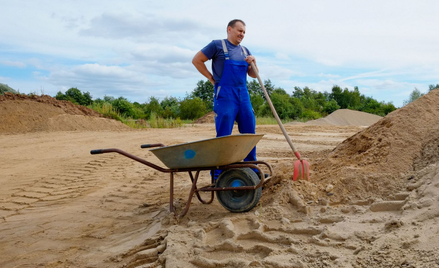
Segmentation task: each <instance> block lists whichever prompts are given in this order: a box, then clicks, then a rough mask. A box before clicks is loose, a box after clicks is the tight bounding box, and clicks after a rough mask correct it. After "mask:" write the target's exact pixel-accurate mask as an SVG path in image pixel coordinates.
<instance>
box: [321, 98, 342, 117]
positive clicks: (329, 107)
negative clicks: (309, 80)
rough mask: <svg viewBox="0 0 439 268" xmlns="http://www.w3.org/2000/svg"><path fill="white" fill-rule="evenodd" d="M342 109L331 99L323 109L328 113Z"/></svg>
mask: <svg viewBox="0 0 439 268" xmlns="http://www.w3.org/2000/svg"><path fill="white" fill-rule="evenodd" d="M338 109H340V106H339V105H338V104H337V102H336V101H335V100H330V101H328V102H326V104H325V106H324V107H323V111H324V112H325V113H327V114H331V113H333V112H335V111H337V110H338Z"/></svg>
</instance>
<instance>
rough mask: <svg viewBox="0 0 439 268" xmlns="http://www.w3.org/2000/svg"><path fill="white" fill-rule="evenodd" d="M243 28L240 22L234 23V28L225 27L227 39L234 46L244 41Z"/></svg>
mask: <svg viewBox="0 0 439 268" xmlns="http://www.w3.org/2000/svg"><path fill="white" fill-rule="evenodd" d="M244 35H245V26H244V24H242V22H239V21H238V22H237V23H235V26H234V27H227V38H228V39H229V41H230V42H231V43H232V44H234V45H239V44H240V43H241V42H242V39H244Z"/></svg>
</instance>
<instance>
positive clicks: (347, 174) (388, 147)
mask: <svg viewBox="0 0 439 268" xmlns="http://www.w3.org/2000/svg"><path fill="white" fill-rule="evenodd" d="M438 102H439V90H434V91H431V92H430V93H429V94H427V95H424V96H423V97H421V98H419V99H418V100H416V101H415V102H413V103H410V104H409V105H407V106H405V107H403V108H401V109H398V110H396V111H394V112H392V113H390V114H388V115H387V116H386V117H384V118H382V119H381V120H379V121H378V122H377V123H375V124H373V125H372V126H370V127H368V128H367V129H364V130H363V131H360V132H358V133H357V134H356V135H354V136H352V137H350V138H348V139H346V140H345V141H344V142H342V143H341V144H340V145H339V146H337V147H336V148H335V149H334V150H333V151H332V152H331V153H330V154H329V157H328V158H327V159H323V160H321V161H319V162H318V163H313V165H312V168H313V174H312V176H313V178H314V180H317V181H319V182H320V183H321V184H323V185H324V186H325V187H326V185H329V184H331V187H334V190H333V191H332V192H333V193H335V195H334V197H333V198H334V199H337V200H344V199H346V198H348V196H350V197H349V198H352V197H353V196H354V197H355V198H368V197H373V196H379V197H388V196H389V195H391V194H392V193H393V192H394V191H395V189H397V188H398V187H400V186H401V183H403V182H404V180H403V179H402V178H404V177H407V176H410V174H411V172H413V171H415V170H419V169H422V168H424V167H426V166H427V165H429V164H431V163H435V162H437V161H438V159H439V154H438V151H439V150H438V145H439V106H438V105H437V103H438ZM323 192H324V191H323Z"/></svg>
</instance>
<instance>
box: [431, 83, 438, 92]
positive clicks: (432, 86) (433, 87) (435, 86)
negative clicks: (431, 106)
mask: <svg viewBox="0 0 439 268" xmlns="http://www.w3.org/2000/svg"><path fill="white" fill-rule="evenodd" d="M437 88H439V84H436V85H429V86H428V92H430V91H432V90H433V89H437Z"/></svg>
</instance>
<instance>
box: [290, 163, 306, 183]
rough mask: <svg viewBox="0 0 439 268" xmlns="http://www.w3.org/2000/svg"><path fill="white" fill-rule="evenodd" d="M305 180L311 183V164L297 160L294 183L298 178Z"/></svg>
mask: <svg viewBox="0 0 439 268" xmlns="http://www.w3.org/2000/svg"><path fill="white" fill-rule="evenodd" d="M299 177H300V178H301V179H305V178H306V180H308V181H309V163H308V161H306V160H297V161H296V162H294V173H293V181H295V180H297V179H298V178H299Z"/></svg>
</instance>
